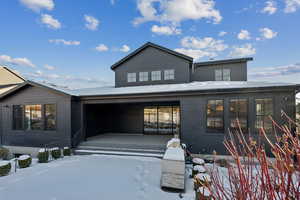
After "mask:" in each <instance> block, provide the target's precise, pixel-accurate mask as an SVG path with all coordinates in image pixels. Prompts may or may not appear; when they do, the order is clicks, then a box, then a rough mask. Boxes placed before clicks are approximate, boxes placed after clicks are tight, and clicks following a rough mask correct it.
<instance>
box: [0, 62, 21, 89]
mask: <svg viewBox="0 0 300 200" xmlns="http://www.w3.org/2000/svg"><path fill="white" fill-rule="evenodd" d="M24 81H26V80H25V79H24V78H23V77H21V76H20V75H19V74H17V73H15V72H14V71H12V70H10V69H9V68H7V67H4V66H0V85H12V84H20V83H23V82H24Z"/></svg>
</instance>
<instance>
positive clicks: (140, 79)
mask: <svg viewBox="0 0 300 200" xmlns="http://www.w3.org/2000/svg"><path fill="white" fill-rule="evenodd" d="M145 74H147V75H145ZM145 77H147V79H144V78H145ZM139 81H140V82H146V81H149V72H139Z"/></svg>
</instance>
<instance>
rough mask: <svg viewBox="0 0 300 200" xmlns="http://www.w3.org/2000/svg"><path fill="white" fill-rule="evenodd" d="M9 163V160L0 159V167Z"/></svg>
mask: <svg viewBox="0 0 300 200" xmlns="http://www.w3.org/2000/svg"><path fill="white" fill-rule="evenodd" d="M8 164H9V161H0V167H3V166H6V165H8Z"/></svg>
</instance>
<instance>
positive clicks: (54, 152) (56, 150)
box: [51, 147, 61, 159]
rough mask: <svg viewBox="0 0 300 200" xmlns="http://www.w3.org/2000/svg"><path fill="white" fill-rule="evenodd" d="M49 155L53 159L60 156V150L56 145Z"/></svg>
mask: <svg viewBox="0 0 300 200" xmlns="http://www.w3.org/2000/svg"><path fill="white" fill-rule="evenodd" d="M51 156H52V158H54V159H58V158H60V157H61V150H60V149H59V148H58V147H54V148H52V149H51Z"/></svg>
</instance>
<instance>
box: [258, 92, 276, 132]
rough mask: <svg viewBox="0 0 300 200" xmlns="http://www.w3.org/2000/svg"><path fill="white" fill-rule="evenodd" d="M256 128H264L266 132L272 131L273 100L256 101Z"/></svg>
mask: <svg viewBox="0 0 300 200" xmlns="http://www.w3.org/2000/svg"><path fill="white" fill-rule="evenodd" d="M255 103H256V128H257V129H259V128H264V129H265V131H266V132H270V131H272V122H271V120H270V119H269V116H270V115H273V100H272V99H271V98H266V99H256V100H255Z"/></svg>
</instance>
